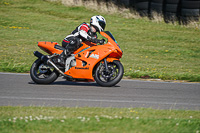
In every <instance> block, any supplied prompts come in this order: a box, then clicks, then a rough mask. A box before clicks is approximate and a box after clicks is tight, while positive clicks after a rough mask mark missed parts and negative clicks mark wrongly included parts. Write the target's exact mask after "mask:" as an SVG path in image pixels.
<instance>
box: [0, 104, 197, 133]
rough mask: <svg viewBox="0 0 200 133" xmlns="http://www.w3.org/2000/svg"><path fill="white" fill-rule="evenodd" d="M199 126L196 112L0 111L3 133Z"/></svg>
mask: <svg viewBox="0 0 200 133" xmlns="http://www.w3.org/2000/svg"><path fill="white" fill-rule="evenodd" d="M199 125H200V112H199V111H182V110H179V111H178V110H173V111H172V110H154V109H142V108H140V109H139V108H129V109H125V108H120V109H118V108H88V107H85V108H66V107H9V106H6V107H0V130H1V132H2V133H4V132H15V133H17V132H20V133H23V132H26V133H28V132H38V133H39V132H48V133H51V132H59V133H62V132H109V133H116V132H135V133H139V132H148V133H150V132H152V133H153V132H159V133H166V132H170V133H179V132H180V133H186V132H187V133H188V132H190V133H199V131H200V126H199Z"/></svg>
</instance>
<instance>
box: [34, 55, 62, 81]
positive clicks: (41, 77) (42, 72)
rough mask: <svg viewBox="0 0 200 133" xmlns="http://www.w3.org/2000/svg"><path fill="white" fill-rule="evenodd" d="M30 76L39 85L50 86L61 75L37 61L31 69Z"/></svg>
mask: <svg viewBox="0 0 200 133" xmlns="http://www.w3.org/2000/svg"><path fill="white" fill-rule="evenodd" d="M30 76H31V78H32V80H33V81H34V82H35V83H37V84H50V83H52V82H54V81H55V80H56V79H57V78H58V76H59V74H58V72H57V71H56V70H54V68H52V67H50V66H48V65H46V64H45V63H44V62H43V61H41V60H40V59H37V60H36V61H35V62H34V63H33V65H32V67H31V70H30Z"/></svg>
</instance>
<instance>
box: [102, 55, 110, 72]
mask: <svg viewBox="0 0 200 133" xmlns="http://www.w3.org/2000/svg"><path fill="white" fill-rule="evenodd" d="M103 61H104V65H105V68H106V72H109V70H108V63H107V61H106V58H104V59H103Z"/></svg>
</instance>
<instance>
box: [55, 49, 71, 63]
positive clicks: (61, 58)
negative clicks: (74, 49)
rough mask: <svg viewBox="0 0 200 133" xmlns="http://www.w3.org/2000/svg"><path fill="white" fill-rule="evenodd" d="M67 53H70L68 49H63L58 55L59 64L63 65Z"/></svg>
mask: <svg viewBox="0 0 200 133" xmlns="http://www.w3.org/2000/svg"><path fill="white" fill-rule="evenodd" d="M69 55H70V52H69V50H68V49H65V50H63V52H62V53H61V54H60V55H59V56H58V63H59V64H60V65H61V66H65V61H66V59H67V57H68V56H69Z"/></svg>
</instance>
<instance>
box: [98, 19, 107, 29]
mask: <svg viewBox="0 0 200 133" xmlns="http://www.w3.org/2000/svg"><path fill="white" fill-rule="evenodd" d="M99 25H100V26H101V28H102V29H103V30H104V29H105V27H106V23H105V22H104V21H99Z"/></svg>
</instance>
